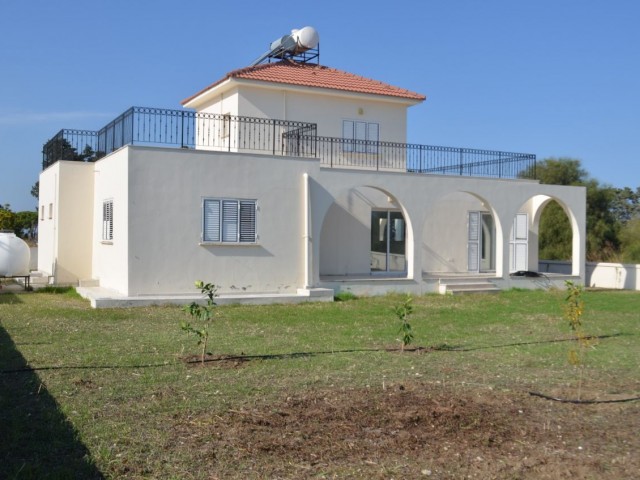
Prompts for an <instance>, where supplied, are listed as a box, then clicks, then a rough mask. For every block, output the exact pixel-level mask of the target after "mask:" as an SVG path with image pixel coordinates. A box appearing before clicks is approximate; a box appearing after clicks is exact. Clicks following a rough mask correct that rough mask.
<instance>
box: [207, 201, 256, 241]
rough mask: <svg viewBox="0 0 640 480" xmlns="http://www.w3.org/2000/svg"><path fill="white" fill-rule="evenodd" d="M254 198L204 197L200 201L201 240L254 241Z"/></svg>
mask: <svg viewBox="0 0 640 480" xmlns="http://www.w3.org/2000/svg"><path fill="white" fill-rule="evenodd" d="M256 238H257V237H256V200H240V199H229V198H206V199H205V200H204V201H203V203H202V241H203V242H221V243H255V242H256Z"/></svg>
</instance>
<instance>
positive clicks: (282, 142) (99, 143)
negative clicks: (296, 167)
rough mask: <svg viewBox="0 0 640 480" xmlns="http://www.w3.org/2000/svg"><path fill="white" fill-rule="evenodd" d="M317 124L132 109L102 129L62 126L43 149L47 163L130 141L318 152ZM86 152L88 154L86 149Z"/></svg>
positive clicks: (101, 152) (92, 156) (99, 153)
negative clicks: (93, 129)
mask: <svg viewBox="0 0 640 480" xmlns="http://www.w3.org/2000/svg"><path fill="white" fill-rule="evenodd" d="M316 128H317V127H316V124H314V123H306V122H293V121H288V120H277V119H268V118H256V117H242V116H235V115H218V114H212V113H196V112H191V111H187V110H169V109H162V108H147V107H131V108H130V109H128V110H127V111H126V112H124V113H122V114H121V115H119V116H118V117H117V118H116V119H115V120H113V121H111V122H109V123H108V124H107V125H105V126H104V127H103V128H101V129H100V130H98V131H97V132H94V131H89V130H69V129H65V130H61V131H60V132H58V133H57V134H56V135H55V136H54V137H53V138H52V139H51V140H49V141H48V142H47V143H46V144H45V145H44V147H43V157H42V167H43V169H44V168H47V167H48V166H49V165H51V164H53V163H55V162H57V161H58V160H78V161H95V160H97V159H99V158H102V157H104V156H105V155H107V154H109V153H112V152H114V151H116V150H117V149H119V148H121V147H123V146H125V145H150V146H167V147H179V148H203V149H208V150H216V151H228V152H239V151H242V152H245V153H246V152H249V153H251V152H253V153H268V154H271V155H290V156H312V157H313V156H315V153H314V152H315V150H314V148H315V142H314V141H307V140H305V139H303V137H305V136H310V137H311V138H315V134H316ZM83 152H84V153H83Z"/></svg>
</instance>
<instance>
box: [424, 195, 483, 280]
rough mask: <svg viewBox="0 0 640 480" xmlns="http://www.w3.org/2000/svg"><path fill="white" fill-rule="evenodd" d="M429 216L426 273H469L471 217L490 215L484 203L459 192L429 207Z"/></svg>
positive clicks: (425, 232)
mask: <svg viewBox="0 0 640 480" xmlns="http://www.w3.org/2000/svg"><path fill="white" fill-rule="evenodd" d="M425 210H428V215H427V219H426V223H425V226H424V230H423V232H422V234H421V238H422V242H421V248H422V255H423V257H422V270H423V271H425V272H466V271H467V269H468V265H467V238H468V214H469V212H470V211H480V212H487V208H486V207H485V206H483V205H482V203H481V202H480V200H478V199H477V198H476V197H474V196H472V195H469V194H468V193H463V192H455V193H452V194H449V195H446V196H444V197H443V198H441V199H435V203H433V204H425Z"/></svg>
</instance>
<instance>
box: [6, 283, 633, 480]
mask: <svg viewBox="0 0 640 480" xmlns="http://www.w3.org/2000/svg"><path fill="white" fill-rule="evenodd" d="M402 300H403V297H400V296H397V295H388V296H384V297H374V298H359V299H355V300H349V301H344V302H335V303H332V304H302V305H277V306H224V307H218V308H217V311H216V312H217V315H218V317H217V319H216V321H215V323H214V324H213V325H212V326H211V328H210V335H211V337H210V341H209V349H208V350H209V351H210V352H211V353H212V354H214V355H216V354H217V355H222V356H223V357H222V358H220V357H212V358H211V361H208V362H206V364H205V365H204V366H202V365H200V364H199V363H197V362H191V363H189V362H187V361H185V359H186V358H188V357H189V356H192V355H193V354H197V353H198V346H197V345H196V338H195V337H193V336H187V335H186V334H185V333H184V332H182V331H181V330H180V328H179V323H180V321H181V320H187V317H186V315H185V314H184V313H183V312H182V311H181V309H180V308H179V307H149V308H132V309H103V310H93V309H91V308H90V307H89V305H88V303H87V302H86V301H84V300H82V299H81V298H79V297H78V296H76V294H75V293H74V292H67V293H37V292H36V293H3V294H0V478H39V479H40V478H61V479H63V478H176V479H178V478H179V479H202V478H212V479H215V478H221V479H222V478H532V479H533V478H569V477H573V478H637V477H636V475H637V472H638V471H640V458H639V457H640V455H638V452H640V440H639V438H638V436H637V432H638V429H639V428H640V402H638V401H632V402H623V403H603V404H594V405H577V404H565V403H559V402H553V401H548V400H544V399H542V398H537V397H532V396H530V395H529V393H528V392H530V391H535V392H540V393H544V394H547V395H551V396H557V397H563V398H572V399H575V398H577V396H578V395H580V397H581V398H582V399H598V400H620V399H626V398H630V397H637V396H639V395H640V375H639V374H638V365H640V348H639V347H640V341H639V340H640V336H639V334H640V313H639V312H640V293H637V292H623V291H588V292H585V294H584V300H585V306H586V308H585V314H584V316H583V322H584V327H585V330H586V331H587V332H588V333H589V334H591V335H597V336H602V338H601V339H600V340H599V342H598V345H597V346H596V347H595V348H594V349H593V350H591V351H589V352H588V354H587V356H586V366H585V373H584V382H583V384H582V385H581V386H580V389H579V388H578V387H579V385H578V383H579V382H578V378H579V375H578V369H577V368H576V367H573V366H571V365H570V364H569V363H568V361H567V352H568V350H569V349H570V347H571V346H572V343H573V342H571V341H565V340H567V339H570V338H571V331H570V329H569V327H568V324H567V322H566V321H565V320H563V319H562V305H563V300H564V293H563V292H557V291H550V292H542V291H533V292H532V291H517V290H512V291H507V292H502V293H500V294H498V295H489V296H478V295H469V296H456V297H451V296H440V295H426V296H422V297H417V298H415V299H414V302H413V303H414V307H415V308H414V313H413V314H412V315H411V317H410V318H409V321H410V323H411V325H412V327H413V332H414V334H415V338H414V342H413V346H419V347H425V349H418V350H417V351H407V352H404V353H400V352H399V351H398V349H399V345H400V343H399V341H398V339H399V338H400V333H399V326H400V324H399V322H398V320H397V318H396V317H395V315H394V314H393V311H392V307H393V306H395V305H399V304H400V303H401V302H402ZM559 340H560V341H559ZM431 347H435V348H431ZM224 356H226V357H224ZM234 357H235V358H234Z"/></svg>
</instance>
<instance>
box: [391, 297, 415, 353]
mask: <svg viewBox="0 0 640 480" xmlns="http://www.w3.org/2000/svg"><path fill="white" fill-rule="evenodd" d="M412 301H413V299H412V298H411V295H407V296H406V298H405V300H404V302H402V303H401V304H400V305H396V306H395V307H393V312H394V313H395V314H396V317H398V320H400V334H401V335H402V339H401V342H402V345H401V347H400V350H401V351H403V352H404V347H406V346H407V345H409V344H411V342H412V341H413V330H412V328H411V324H410V323H409V315H411V314H412V313H413V305H412V304H411V302H412Z"/></svg>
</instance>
